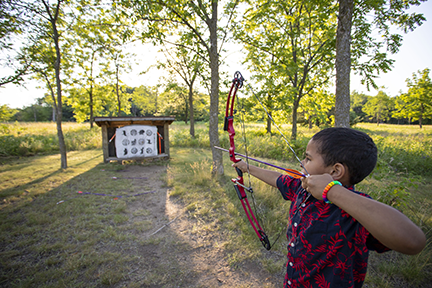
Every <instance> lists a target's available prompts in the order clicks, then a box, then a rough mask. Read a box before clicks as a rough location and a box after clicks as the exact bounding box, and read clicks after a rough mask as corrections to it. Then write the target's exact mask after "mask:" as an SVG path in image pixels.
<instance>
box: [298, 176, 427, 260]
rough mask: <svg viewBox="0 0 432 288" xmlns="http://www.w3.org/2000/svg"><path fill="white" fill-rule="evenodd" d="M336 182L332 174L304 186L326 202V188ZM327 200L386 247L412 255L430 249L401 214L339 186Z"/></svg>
mask: <svg viewBox="0 0 432 288" xmlns="http://www.w3.org/2000/svg"><path fill="white" fill-rule="evenodd" d="M331 181H333V178H332V177H331V176H330V175H329V174H324V175H312V176H309V177H307V178H302V182H303V184H302V186H303V188H305V189H306V190H307V191H308V192H309V193H311V194H312V196H314V197H315V198H317V199H320V200H322V199H323V198H322V192H323V190H324V188H325V186H326V185H327V184H328V183H330V182H331ZM327 199H328V200H329V201H331V202H332V203H333V204H335V205H337V206H338V207H339V208H341V209H342V210H344V211H345V212H347V213H348V214H350V215H351V216H352V217H353V218H354V219H356V220H357V221H358V222H359V223H360V224H362V225H363V227H365V228H366V229H367V230H368V231H369V232H370V233H371V234H372V235H373V236H374V237H375V238H376V239H377V240H378V241H380V242H381V243H382V244H384V245H385V246H386V247H388V248H390V249H392V250H395V251H398V252H401V253H404V254H409V255H414V254H417V253H419V252H420V251H421V250H423V248H424V247H425V245H426V236H425V234H424V233H423V231H422V230H421V229H420V228H419V227H417V226H416V225H415V224H414V223H413V222H411V220H410V219H408V217H406V216H405V215H404V214H402V213H401V212H399V211H398V210H396V209H394V208H393V207H390V206H388V205H385V204H383V203H380V202H378V201H375V200H372V199H369V198H367V197H364V196H361V195H358V194H356V193H352V192H351V191H349V190H348V189H346V188H344V187H342V186H339V185H335V186H333V187H332V188H330V190H329V192H328V193H327Z"/></svg>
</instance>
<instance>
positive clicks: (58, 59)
mask: <svg viewBox="0 0 432 288" xmlns="http://www.w3.org/2000/svg"><path fill="white" fill-rule="evenodd" d="M60 3H61V0H58V1H57V7H56V9H55V16H52V15H51V11H50V7H49V5H48V2H46V1H44V2H43V4H44V5H45V8H46V11H47V13H48V15H49V16H50V18H49V19H50V22H51V26H52V29H53V36H52V37H53V41H54V46H55V50H56V59H55V62H54V70H55V77H56V88H57V111H56V112H57V116H56V119H57V121H56V123H57V136H58V140H59V149H60V162H61V163H60V167H61V168H62V169H66V168H67V154H66V143H65V141H64V136H63V130H62V90H61V81H60V63H61V53H60V45H59V37H60V36H59V33H58V31H57V19H58V14H59V12H60Z"/></svg>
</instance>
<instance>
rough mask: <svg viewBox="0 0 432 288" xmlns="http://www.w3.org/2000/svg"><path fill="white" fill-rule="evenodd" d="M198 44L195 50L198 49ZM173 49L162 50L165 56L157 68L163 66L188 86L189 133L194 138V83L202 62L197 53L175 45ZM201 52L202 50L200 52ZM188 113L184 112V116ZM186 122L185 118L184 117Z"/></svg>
mask: <svg viewBox="0 0 432 288" xmlns="http://www.w3.org/2000/svg"><path fill="white" fill-rule="evenodd" d="M199 48H200V47H199V46H198V47H197V50H198V51H199ZM174 49H175V50H174V51H172V52H171V51H170V50H169V49H165V50H163V51H164V53H165V56H166V62H165V63H159V68H164V69H166V70H167V71H168V73H169V74H170V76H174V75H178V76H180V78H181V79H182V80H183V82H184V83H185V84H186V86H187V87H188V107H189V121H190V124H189V125H190V126H189V134H190V135H191V136H192V137H193V138H195V124H194V123H195V119H194V99H193V95H194V84H195V80H196V79H197V77H198V75H199V72H200V71H201V70H202V68H201V67H202V66H203V65H204V63H203V62H202V61H200V58H199V54H197V53H194V52H193V51H190V50H188V49H185V48H184V47H182V46H181V45H177V46H175V48H174ZM200 53H202V52H200ZM187 116H188V115H187V114H186V117H187ZM185 121H186V123H187V120H186V119H185Z"/></svg>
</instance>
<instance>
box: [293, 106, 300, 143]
mask: <svg viewBox="0 0 432 288" xmlns="http://www.w3.org/2000/svg"><path fill="white" fill-rule="evenodd" d="M299 102H300V98H297V99H296V100H295V101H294V105H293V111H292V130H291V139H292V140H296V139H297V109H298V107H299Z"/></svg>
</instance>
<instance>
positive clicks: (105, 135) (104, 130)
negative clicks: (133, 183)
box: [101, 124, 109, 162]
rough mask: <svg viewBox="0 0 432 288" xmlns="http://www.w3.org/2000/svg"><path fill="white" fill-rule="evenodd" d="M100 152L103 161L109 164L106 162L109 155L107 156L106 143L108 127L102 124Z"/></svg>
mask: <svg viewBox="0 0 432 288" xmlns="http://www.w3.org/2000/svg"><path fill="white" fill-rule="evenodd" d="M101 128H102V151H103V159H104V162H109V161H108V157H109V155H108V153H109V152H108V151H109V150H108V141H109V139H108V126H107V125H104V124H102V127H101Z"/></svg>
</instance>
